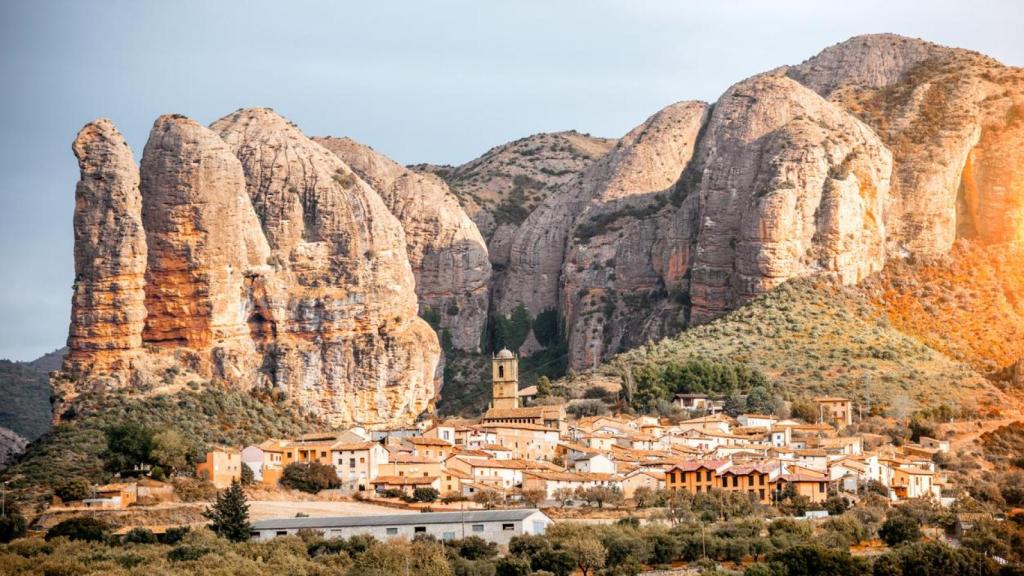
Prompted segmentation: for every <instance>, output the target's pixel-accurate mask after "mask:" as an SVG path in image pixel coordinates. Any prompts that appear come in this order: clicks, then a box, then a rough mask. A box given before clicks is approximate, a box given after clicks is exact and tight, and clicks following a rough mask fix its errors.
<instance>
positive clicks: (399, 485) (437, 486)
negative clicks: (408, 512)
mask: <svg viewBox="0 0 1024 576" xmlns="http://www.w3.org/2000/svg"><path fill="white" fill-rule="evenodd" d="M370 484H371V485H373V489H374V490H375V491H376V492H378V493H380V492H387V491H389V490H397V491H399V492H401V493H403V494H405V495H406V496H412V495H413V493H414V492H416V489H417V488H433V489H434V490H437V491H438V493H440V492H441V479H440V478H438V477H437V476H377V477H376V478H374V479H373V480H371V481H370Z"/></svg>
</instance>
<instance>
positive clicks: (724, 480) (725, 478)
mask: <svg viewBox="0 0 1024 576" xmlns="http://www.w3.org/2000/svg"><path fill="white" fill-rule="evenodd" d="M728 486H729V477H728V476H723V477H722V488H726V487H728Z"/></svg>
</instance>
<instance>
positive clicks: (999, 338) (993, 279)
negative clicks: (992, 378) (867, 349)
mask: <svg viewBox="0 0 1024 576" xmlns="http://www.w3.org/2000/svg"><path fill="white" fill-rule="evenodd" d="M862 289H863V291H864V293H865V294H866V295H867V297H868V302H869V304H870V305H871V307H872V308H873V309H874V310H875V313H876V314H878V315H883V316H885V317H886V318H887V319H888V320H889V322H890V323H891V324H892V325H893V326H894V327H895V328H897V329H898V330H900V331H902V332H904V333H907V334H911V335H913V336H914V337H916V338H918V339H920V340H921V341H922V342H924V343H926V344H927V345H928V346H931V347H932V348H934V349H936V350H939V351H941V352H943V353H945V354H947V355H948V356H950V357H951V358H955V359H957V360H961V361H963V362H966V363H968V364H970V365H971V366H973V367H974V369H975V370H977V371H979V372H981V373H983V374H996V373H997V372H998V371H1000V370H1001V369H1004V368H1006V367H1007V366H1010V365H1012V364H1013V363H1015V362H1016V361H1017V360H1019V359H1020V358H1021V356H1022V355H1024V250H1022V249H1021V248H1020V247H1019V246H1012V245H1000V246H983V245H981V244H979V243H976V242H971V241H959V242H958V243H957V244H956V246H954V248H953V250H952V251H951V252H950V253H949V254H947V255H943V256H939V257H935V258H919V259H915V260H909V261H908V260H893V261H890V262H889V264H887V265H886V267H885V269H884V270H882V272H881V273H879V274H877V275H875V276H873V277H871V278H869V279H868V280H867V281H865V282H864V283H863V284H862Z"/></svg>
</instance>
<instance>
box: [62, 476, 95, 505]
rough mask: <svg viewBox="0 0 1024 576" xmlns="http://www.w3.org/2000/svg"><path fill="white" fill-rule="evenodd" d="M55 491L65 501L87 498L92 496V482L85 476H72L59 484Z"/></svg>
mask: <svg viewBox="0 0 1024 576" xmlns="http://www.w3.org/2000/svg"><path fill="white" fill-rule="evenodd" d="M53 493H54V494H56V495H57V497H58V498H60V499H61V500H62V501H64V502H72V501H75V500H85V499H86V498H92V495H93V489H92V482H89V481H88V480H87V479H85V478H71V479H69V480H67V481H66V482H63V483H62V484H60V485H59V486H57V488H56V489H54V491H53Z"/></svg>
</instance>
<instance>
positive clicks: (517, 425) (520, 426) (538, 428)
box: [480, 422, 558, 432]
mask: <svg viewBox="0 0 1024 576" xmlns="http://www.w3.org/2000/svg"><path fill="white" fill-rule="evenodd" d="M480 427H481V428H506V429H509V430H533V431H535V432H558V428H548V427H547V426H543V425H541V424H526V423H522V422H488V423H486V424H481V425H480Z"/></svg>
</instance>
